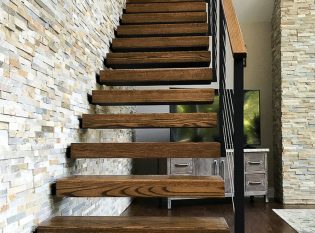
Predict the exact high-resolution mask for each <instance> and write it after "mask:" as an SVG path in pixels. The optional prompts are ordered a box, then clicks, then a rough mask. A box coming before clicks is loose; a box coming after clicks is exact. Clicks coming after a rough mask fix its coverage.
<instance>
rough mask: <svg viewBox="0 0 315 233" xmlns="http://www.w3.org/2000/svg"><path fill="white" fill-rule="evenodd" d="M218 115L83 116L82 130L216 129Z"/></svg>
mask: <svg viewBox="0 0 315 233" xmlns="http://www.w3.org/2000/svg"><path fill="white" fill-rule="evenodd" d="M216 125H217V114H216V113H149V114H147V113H143V114H83V116H82V128H91V129H126V128H127V129H128V128H178V127H184V128H194V127H197V128H210V127H216Z"/></svg>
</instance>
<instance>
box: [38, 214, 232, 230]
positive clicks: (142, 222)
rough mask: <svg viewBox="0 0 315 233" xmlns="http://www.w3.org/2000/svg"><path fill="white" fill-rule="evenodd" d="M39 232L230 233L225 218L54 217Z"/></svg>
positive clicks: (40, 227) (39, 228)
mask: <svg viewBox="0 0 315 233" xmlns="http://www.w3.org/2000/svg"><path fill="white" fill-rule="evenodd" d="M37 232H38V233H79V232H80V233H82V232H86V233H105V232H106V233H145V232H150V233H174V232H177V233H194V232H195V233H228V232H230V231H229V227H228V225H227V224H226V222H225V220H224V218H210V217H209V218H206V217H202V218H200V217H54V218H52V219H51V220H48V221H46V222H44V223H42V224H41V225H40V226H39V227H38V229H37Z"/></svg>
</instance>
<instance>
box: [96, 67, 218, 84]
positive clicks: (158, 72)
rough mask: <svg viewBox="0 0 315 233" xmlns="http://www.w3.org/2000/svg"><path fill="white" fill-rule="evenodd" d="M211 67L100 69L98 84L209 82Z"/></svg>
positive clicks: (210, 79)
mask: <svg viewBox="0 0 315 233" xmlns="http://www.w3.org/2000/svg"><path fill="white" fill-rule="evenodd" d="M211 81H212V69H210V68H198V69H189V68H188V69H144V70H140V69H139V70H134V69H133V70H112V69H106V70H102V71H101V73H100V80H99V83H100V84H105V85H114V86H137V85H183V84H185V85H190V84H210V83H211Z"/></svg>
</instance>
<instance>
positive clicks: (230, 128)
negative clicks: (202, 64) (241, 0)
mask: <svg viewBox="0 0 315 233" xmlns="http://www.w3.org/2000/svg"><path fill="white" fill-rule="evenodd" d="M223 1H224V0H209V8H208V13H209V15H208V16H209V22H210V24H211V25H210V28H209V31H210V32H211V36H212V69H213V74H214V75H215V76H214V77H215V80H217V81H218V82H219V101H220V102H219V105H220V112H219V126H220V135H221V149H222V156H226V160H227V164H228V172H229V176H230V178H231V179H230V181H231V183H230V186H231V192H232V202H233V209H234V212H235V218H234V228H235V229H234V232H235V233H244V232H245V214H244V121H243V119H244V64H245V59H246V53H241V54H240V53H238V52H235V51H233V48H232V57H233V60H234V67H227V46H228V45H227V43H228V42H229V43H231V41H230V40H228V39H229V38H230V39H231V35H229V36H230V37H228V36H227V34H228V30H227V29H228V25H227V19H226V12H225V10H226V9H224V4H223ZM230 3H231V2H230ZM232 39H233V38H232ZM217 60H218V62H217ZM227 69H228V70H230V69H234V73H233V75H232V76H231V77H229V76H228V75H227ZM227 81H228V82H227ZM232 83H233V84H232ZM228 84H229V85H228ZM234 184H235V185H234ZM233 194H234V195H233ZM233 196H234V197H233Z"/></svg>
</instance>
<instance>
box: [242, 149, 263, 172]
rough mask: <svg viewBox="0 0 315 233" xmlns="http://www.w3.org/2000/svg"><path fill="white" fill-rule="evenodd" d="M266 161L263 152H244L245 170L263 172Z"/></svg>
mask: <svg viewBox="0 0 315 233" xmlns="http://www.w3.org/2000/svg"><path fill="white" fill-rule="evenodd" d="M265 171H266V163H265V156H264V155H263V154H255V153H252V154H245V172H265Z"/></svg>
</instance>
